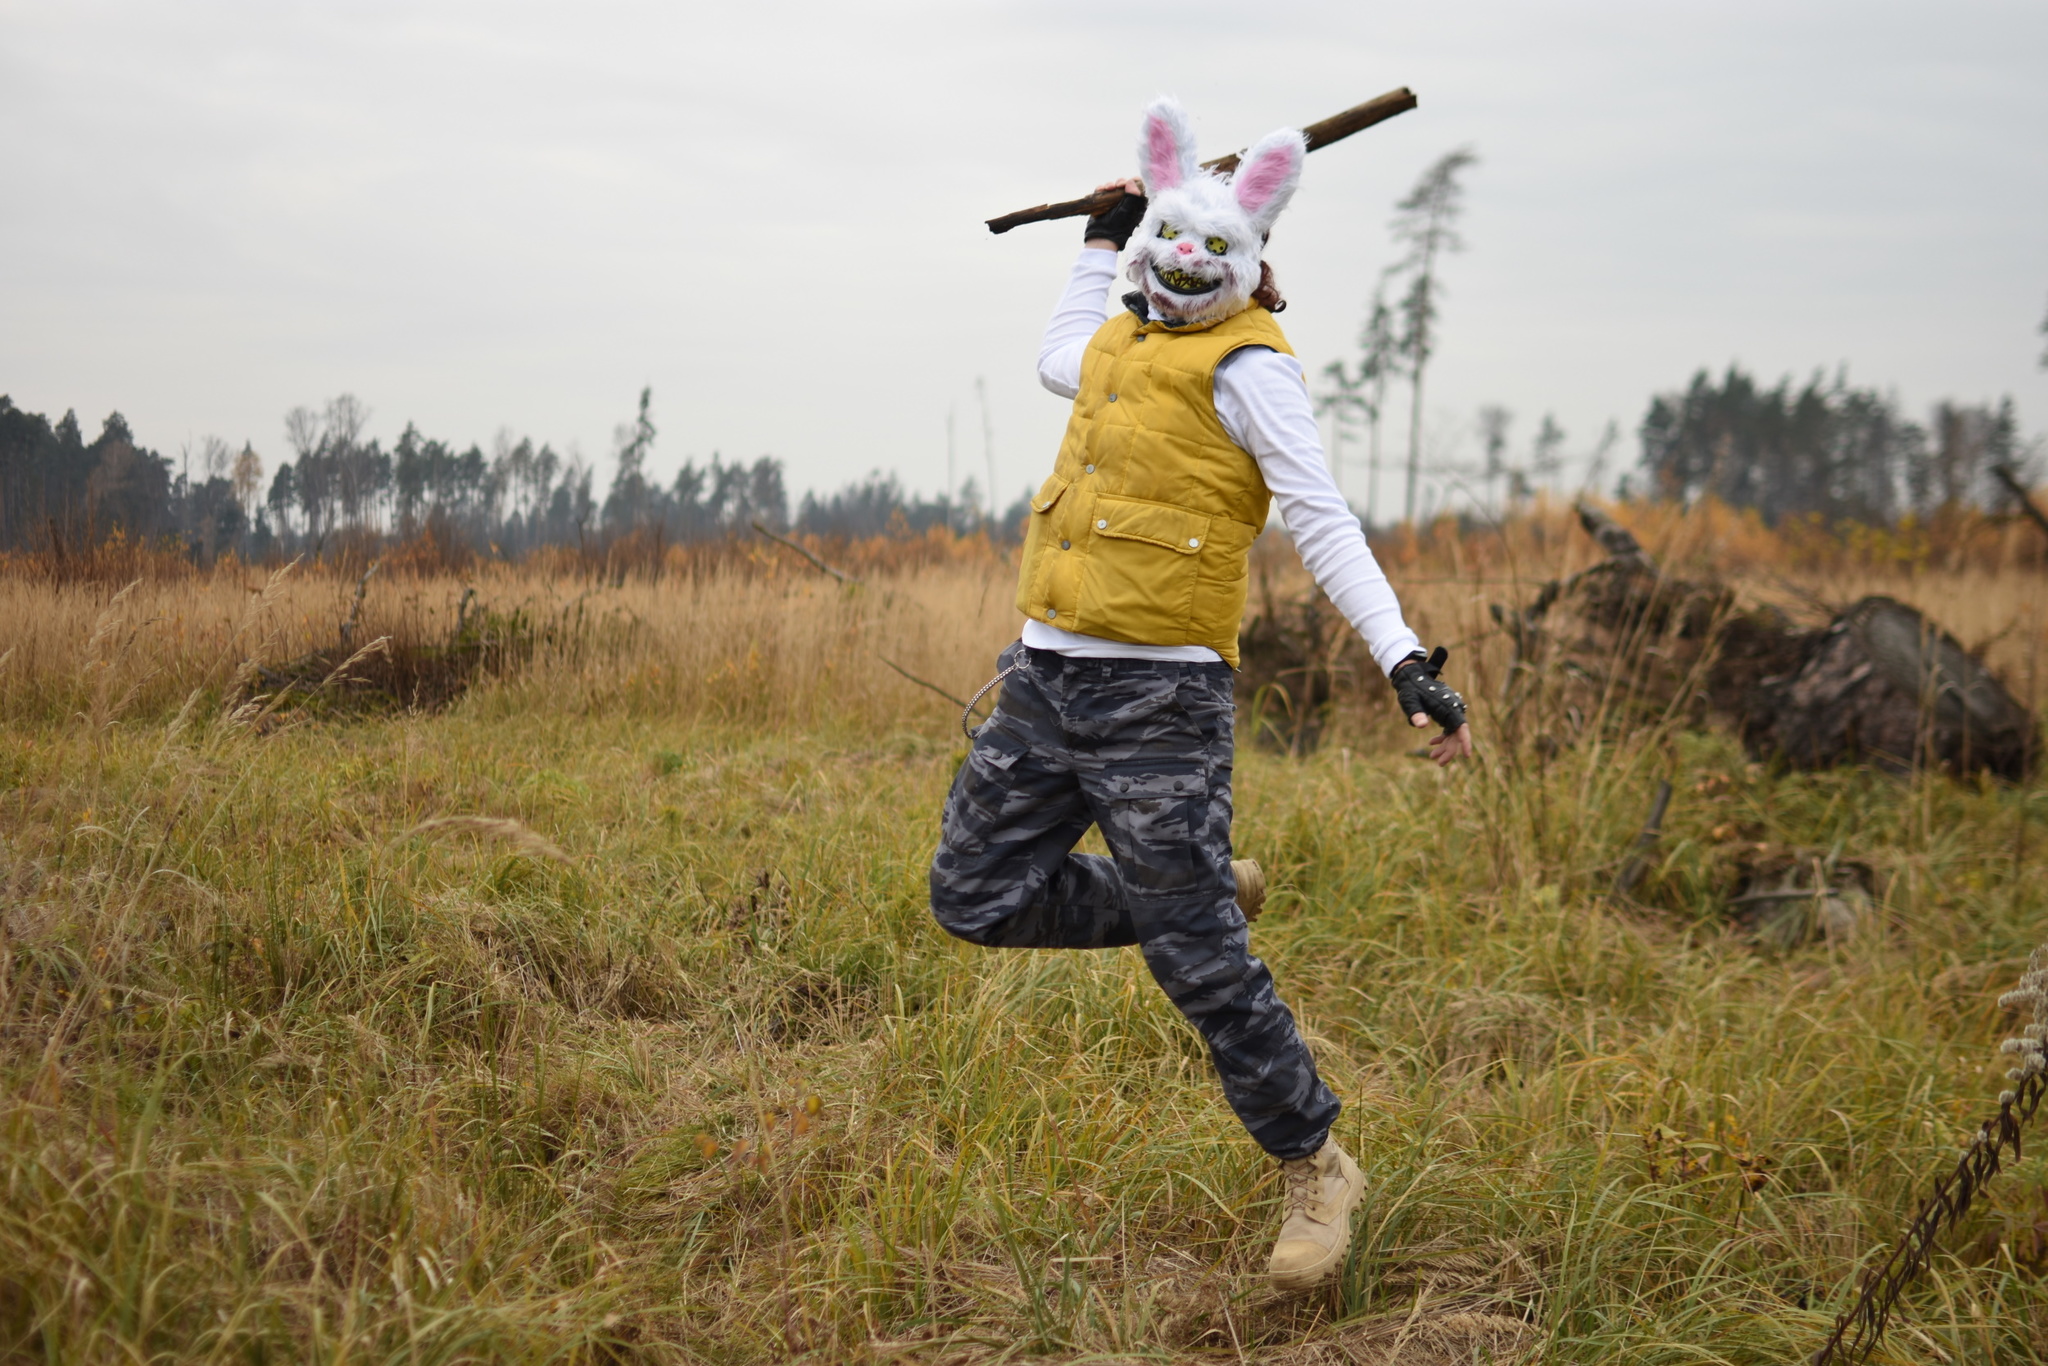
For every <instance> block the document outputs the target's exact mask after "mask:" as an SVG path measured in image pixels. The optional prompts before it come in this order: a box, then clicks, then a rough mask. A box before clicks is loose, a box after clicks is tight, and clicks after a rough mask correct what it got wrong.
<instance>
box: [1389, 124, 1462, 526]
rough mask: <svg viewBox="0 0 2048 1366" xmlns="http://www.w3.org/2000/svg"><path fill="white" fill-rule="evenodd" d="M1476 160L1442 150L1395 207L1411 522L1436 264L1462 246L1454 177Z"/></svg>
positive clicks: (1432, 347)
mask: <svg viewBox="0 0 2048 1366" xmlns="http://www.w3.org/2000/svg"><path fill="white" fill-rule="evenodd" d="M1478 160H1479V157H1478V154H1477V153H1475V152H1474V151H1473V150H1472V149H1471V148H1469V147H1460V148H1458V149H1457V150H1456V151H1454V152H1446V153H1445V154H1444V155H1443V156H1441V157H1439V158H1437V160H1436V162H1435V163H1434V164H1433V165H1431V166H1430V168H1429V169H1428V170H1426V171H1424V172H1423V173H1422V178H1421V179H1420V180H1418V181H1416V182H1415V188H1414V189H1412V190H1410V191H1409V192H1408V196H1407V198H1405V199H1403V200H1402V201H1401V202H1400V203H1398V204H1396V205H1395V206H1394V223H1393V232H1394V240H1395V241H1396V242H1400V243H1402V244H1404V245H1405V246H1406V247H1407V248H1408V254H1407V255H1405V256H1403V257H1402V258H1401V259H1400V260H1399V261H1397V262H1395V263H1394V264H1393V265H1392V266H1390V267H1388V268H1387V275H1388V276H1389V277H1404V278H1405V279H1406V280H1407V282H1408V288H1407V291H1406V292H1405V293H1404V294H1403V295H1402V296H1401V302H1400V304H1399V305H1398V309H1399V313H1400V318H1401V334H1400V340H1399V355H1400V357H1401V358H1402V360H1403V361H1404V362H1405V368H1406V370H1407V372H1408V383H1409V410H1408V492H1407V500H1406V505H1405V506H1406V512H1405V514H1404V515H1405V516H1406V518H1407V520H1409V521H1411V522H1412V521H1414V520H1415V495H1416V486H1417V484H1418V482H1419V480H1420V478H1421V472H1422V402H1423V379H1424V376H1425V374H1426V372H1427V371H1428V369H1429V358H1430V357H1431V356H1432V355H1434V354H1435V353H1436V342H1437V336H1436V320H1437V299H1438V296H1439V295H1440V294H1441V293H1442V292H1443V285H1442V283H1441V282H1440V281H1439V280H1438V278H1437V269H1438V263H1439V258H1441V257H1443V256H1445V255H1448V254H1449V253H1451V252H1457V251H1463V250H1464V249H1465V240H1464V239H1463V238H1462V237H1460V236H1459V235H1458V218H1459V216H1460V215H1461V214H1463V213H1464V209H1465V206H1464V194H1465V190H1464V186H1463V185H1462V184H1460V183H1459V179H1458V178H1459V176H1461V175H1463V174H1464V172H1465V171H1466V170H1467V169H1468V168H1469V167H1471V166H1473V165H1475V164H1477V163H1478Z"/></svg>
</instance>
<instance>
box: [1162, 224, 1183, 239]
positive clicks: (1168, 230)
mask: <svg viewBox="0 0 2048 1366" xmlns="http://www.w3.org/2000/svg"><path fill="white" fill-rule="evenodd" d="M1159 235H1160V236H1161V237H1164V238H1165V239H1166V240H1167V241H1169V242H1171V241H1172V240H1173V239H1174V238H1176V237H1178V236H1180V229H1179V228H1176V227H1174V226H1173V225H1172V224H1170V223H1161V224H1160V225H1159Z"/></svg>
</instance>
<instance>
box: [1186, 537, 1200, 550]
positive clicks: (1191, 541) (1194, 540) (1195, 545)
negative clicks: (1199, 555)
mask: <svg viewBox="0 0 2048 1366" xmlns="http://www.w3.org/2000/svg"><path fill="white" fill-rule="evenodd" d="M1201 544H1202V538H1201V537H1200V536H1190V537H1188V545H1189V547H1190V548H1192V549H1200V548H1201Z"/></svg>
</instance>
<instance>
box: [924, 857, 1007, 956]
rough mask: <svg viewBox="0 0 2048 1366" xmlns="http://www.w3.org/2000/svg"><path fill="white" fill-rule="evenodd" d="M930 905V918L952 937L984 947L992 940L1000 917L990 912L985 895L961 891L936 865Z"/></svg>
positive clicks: (933, 872) (933, 870)
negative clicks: (968, 893) (974, 894)
mask: <svg viewBox="0 0 2048 1366" xmlns="http://www.w3.org/2000/svg"><path fill="white" fill-rule="evenodd" d="M931 907H932V919H933V920H936V921H937V922H938V923H939V928H940V929H942V930H944V931H945V932H946V933H947V934H950V935H952V936H953V937H954V938H955V939H965V940H966V941H967V942H968V943H970V944H980V945H981V946H983V947H984V948H986V947H988V946H989V944H990V943H991V942H992V941H993V939H994V937H995V933H996V929H997V926H998V925H1000V924H1001V923H1002V922H1001V918H1000V917H996V916H991V915H990V913H989V905H988V901H987V898H985V897H979V896H970V895H967V894H965V893H963V892H962V891H961V890H960V889H959V888H958V887H956V886H955V885H954V884H953V882H952V880H951V879H949V878H947V877H946V876H945V875H943V874H942V873H941V872H940V871H939V869H938V868H937V866H934V867H933V868H932V876H931Z"/></svg>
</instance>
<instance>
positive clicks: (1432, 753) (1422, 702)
mask: <svg viewBox="0 0 2048 1366" xmlns="http://www.w3.org/2000/svg"><path fill="white" fill-rule="evenodd" d="M1448 658H1450V651H1449V650H1447V649H1445V648H1444V647H1443V646H1441V645H1439V646H1437V648H1436V649H1435V650H1434V651H1432V652H1431V653H1429V654H1424V653H1423V652H1422V651H1421V650H1420V649H1417V650H1416V651H1414V652H1413V653H1412V654H1410V655H1409V656H1408V657H1407V658H1406V659H1403V660H1402V661H1401V662H1400V663H1398V664H1396V665H1395V666H1394V671H1393V673H1392V674H1390V675H1389V676H1388V682H1390V683H1392V684H1393V685H1394V696H1395V697H1396V698H1398V699H1399V701H1400V705H1401V710H1402V711H1403V712H1405V713H1407V716H1408V724H1409V725H1411V726H1415V727H1418V728H1420V727H1423V726H1427V725H1428V724H1430V723H1431V722H1432V721H1434V722H1435V723H1436V724H1437V725H1439V726H1442V727H1443V733H1442V734H1440V735H1438V736H1437V738H1436V739H1434V740H1432V741H1431V742H1430V745H1429V757H1430V758H1432V759H1434V760H1436V762H1437V767H1439V768H1443V767H1447V766H1448V765H1450V764H1451V763H1453V762H1455V761H1456V760H1459V759H1465V758H1469V757H1471V754H1472V727H1471V726H1470V725H1468V724H1466V721H1465V699H1464V698H1463V697H1460V696H1459V695H1458V690H1457V689H1456V688H1453V687H1452V686H1451V685H1450V684H1448V683H1446V682H1444V681H1443V678H1442V674H1443V669H1444V661H1445V660H1446V659H1448Z"/></svg>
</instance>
